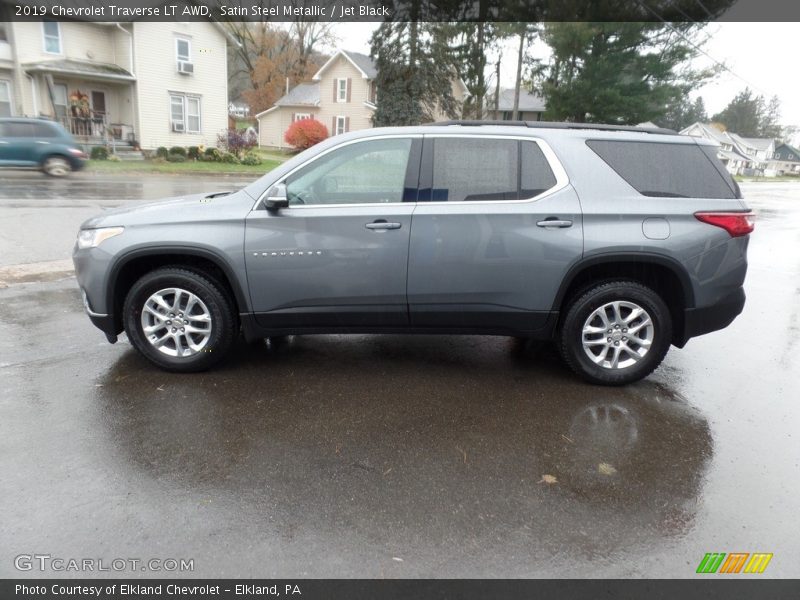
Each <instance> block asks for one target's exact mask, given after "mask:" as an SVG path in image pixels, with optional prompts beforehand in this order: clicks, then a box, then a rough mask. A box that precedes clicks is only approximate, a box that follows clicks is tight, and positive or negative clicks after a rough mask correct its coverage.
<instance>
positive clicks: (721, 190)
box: [586, 140, 737, 198]
mask: <svg viewBox="0 0 800 600" xmlns="http://www.w3.org/2000/svg"><path fill="white" fill-rule="evenodd" d="M586 144H587V145H588V146H589V147H590V148H591V149H592V150H594V151H595V153H597V155H598V156H599V157H600V158H602V159H603V160H604V161H605V162H606V163H607V164H608V165H609V166H610V167H611V168H612V169H614V171H616V172H617V174H618V175H619V176H620V177H622V178H623V179H624V180H625V181H627V182H628V183H629V184H630V185H631V186H632V187H633V188H634V189H635V190H636V191H637V192H639V193H640V194H642V195H643V196H656V197H667V198H670V197H671V198H735V197H736V195H737V194H736V189H735V186H734V185H733V184H732V183H731V182H732V180H731V179H730V177H729V176H728V177H727V178H726V177H725V176H724V175H723V173H724V172H725V171H724V168H719V167H721V165H719V166H718V165H716V164H715V162H717V158H716V157H715V156H709V155H708V154H706V153H705V152H703V150H702V149H701V147H700V146H697V145H696V144H694V143H691V144H664V143H658V142H627V141H625V142H623V141H608V140H588V141H587V142H586Z"/></svg>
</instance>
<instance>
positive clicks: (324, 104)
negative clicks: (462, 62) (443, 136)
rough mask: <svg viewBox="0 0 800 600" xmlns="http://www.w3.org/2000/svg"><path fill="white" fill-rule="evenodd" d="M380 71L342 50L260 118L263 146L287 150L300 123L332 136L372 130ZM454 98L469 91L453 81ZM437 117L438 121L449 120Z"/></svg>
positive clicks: (360, 56) (368, 61)
mask: <svg viewBox="0 0 800 600" xmlns="http://www.w3.org/2000/svg"><path fill="white" fill-rule="evenodd" d="M377 74H378V71H377V69H376V68H375V65H374V63H373V62H372V59H371V58H370V57H369V56H367V55H366V54H360V53H358V52H350V51H349V50H338V51H337V52H336V53H334V55H333V56H331V58H330V59H329V60H328V61H327V62H326V63H325V64H324V65H322V67H320V69H319V71H317V72H316V73H315V74H314V76H313V77H312V79H311V81H310V82H307V83H301V84H298V85H297V86H295V87H294V88H292V89H291V90H289V91H288V92H287V93H286V95H284V96H283V97H282V98H280V99H279V100H278V101H277V102H275V105H274V106H273V107H272V108H269V109H267V110H265V111H263V112H261V113H259V114H257V115H256V119H258V135H259V144H260V145H261V146H270V147H277V148H285V147H287V146H288V145H287V144H286V142H285V141H284V139H283V135H284V133H286V130H287V129H288V128H289V125H291V124H292V122H294V121H296V120H298V119H310V118H314V119H317V120H318V121H320V122H322V123H323V124H324V125H325V126H326V127H327V128H328V133H329V134H330V135H331V136H334V135H339V134H342V133H345V132H347V131H358V130H360V129H368V128H370V127H372V126H373V125H372V115H373V113H374V112H375V101H376V98H377V94H378V93H379V91H378V90H377V88H376V86H375V77H376V76H377ZM452 86H453V97H454V98H455V99H456V101H457V102H458V103H459V104H461V103H463V101H464V98H465V96H466V93H467V90H466V87H465V86H464V84H463V82H462V81H461V80H460V79H458V78H453V81H452ZM446 118H448V117H446V116H445V115H443V114H442V115H437V117H436V120H443V119H446Z"/></svg>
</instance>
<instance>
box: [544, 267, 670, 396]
mask: <svg viewBox="0 0 800 600" xmlns="http://www.w3.org/2000/svg"><path fill="white" fill-rule="evenodd" d="M615 301H622V302H629V303H633V304H635V305H637V306H638V307H641V308H643V309H644V310H645V311H646V312H647V314H649V316H650V320H651V322H652V324H653V325H652V340H651V344H650V346H649V348H648V349H647V351H646V353H645V354H644V356H642V357H641V358H639V359H638V362H634V363H633V364H631V365H630V366H625V367H618V368H610V367H608V366H601V365H599V364H597V363H595V362H593V361H592V359H591V358H590V357H589V356H588V354H587V351H586V350H584V346H583V327H584V324H585V323H586V321H587V319H589V317H590V316H591V315H592V314H593V313H594V312H595V311H596V310H597V309H599V308H600V307H602V306H604V305H606V304H607V303H610V302H615ZM627 314H628V315H630V314H631V313H627ZM614 327H615V326H613V325H612V328H614ZM601 331H602V330H601ZM626 331H627V330H626ZM620 334H621V332H620V333H615V334H614V335H620ZM590 335H595V336H600V337H604V336H605V335H606V333H602V334H597V333H594V334H590ZM606 339H608V338H606ZM612 339H613V338H612ZM623 339H625V340H627V339H628V338H623ZM610 343H611V344H617V345H619V343H618V342H614V341H612V342H610ZM621 343H623V344H624V343H631V345H632V347H636V348H639V346H636V345H635V343H633V342H621ZM671 343H672V317H671V315H670V312H669V308H668V307H667V305H666V304H665V303H664V301H663V300H662V299H661V297H660V296H659V295H658V294H657V293H655V292H654V291H653V290H651V289H650V288H648V287H646V286H644V285H642V284H640V283H635V282H632V281H612V282H606V283H601V284H598V285H596V286H594V287H591V288H589V289H587V290H585V291H583V293H580V295H579V296H577V297H576V298H575V299H574V300H573V301H572V302H571V303H570V304H569V306H568V308H567V310H566V312H565V314H564V318H563V320H562V322H561V326H560V328H559V331H558V348H559V352H560V353H561V356H562V357H563V359H564V361H565V362H566V363H567V365H568V366H569V367H570V369H572V370H573V371H574V372H575V373H576V374H578V375H580V376H581V377H582V378H583V379H585V380H586V381H588V382H590V383H594V384H598V385H625V384H628V383H632V382H634V381H638V380H640V379H643V378H644V377H647V376H648V375H649V374H650V373H652V372H653V371H654V370H655V369H656V367H658V365H660V364H661V361H662V360H664V356H665V355H666V354H667V350H669V347H670V344H671ZM601 345H602V341H601ZM601 353H602V349H601V348H598V349H597V354H598V355H599V354H601ZM607 356H613V349H609V354H608V355H607ZM625 357H626V360H628V361H630V360H632V358H633V357H632V355H631V354H628V353H626V354H625ZM609 362H610V361H609Z"/></svg>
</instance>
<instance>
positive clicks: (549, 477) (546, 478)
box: [537, 475, 558, 484]
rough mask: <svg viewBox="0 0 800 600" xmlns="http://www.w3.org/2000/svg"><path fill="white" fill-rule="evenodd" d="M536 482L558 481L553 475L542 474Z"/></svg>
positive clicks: (549, 482)
mask: <svg viewBox="0 0 800 600" xmlns="http://www.w3.org/2000/svg"><path fill="white" fill-rule="evenodd" d="M537 483H547V484H553V483H558V479H556V476H555V475H542V478H541V479H540V480H539V481H538V482H537Z"/></svg>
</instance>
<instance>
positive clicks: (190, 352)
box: [141, 287, 212, 358]
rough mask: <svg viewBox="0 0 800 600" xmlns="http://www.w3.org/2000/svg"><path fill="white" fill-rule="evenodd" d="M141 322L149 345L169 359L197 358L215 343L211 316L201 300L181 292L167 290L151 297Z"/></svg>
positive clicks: (173, 288)
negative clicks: (199, 353) (169, 357)
mask: <svg viewBox="0 0 800 600" xmlns="http://www.w3.org/2000/svg"><path fill="white" fill-rule="evenodd" d="M141 321H142V331H143V332H144V336H145V338H147V341H148V342H150V344H151V345H152V346H153V347H154V348H156V349H157V350H158V351H159V352H161V353H162V354H166V355H167V356H174V357H178V358H186V357H189V356H194V355H195V354H197V353H198V352H202V351H203V350H204V349H205V347H206V346H207V345H208V341H209V340H210V339H211V326H212V323H211V312H210V311H209V310H208V307H207V306H206V305H205V303H204V302H203V301H202V300H201V299H200V298H199V297H197V296H195V295H194V294H193V293H192V292H189V291H187V290H184V289H181V288H175V287H172V288H164V289H163V290H158V291H157V292H156V293H154V294H153V295H152V296H150V297H149V298H148V299H147V301H146V302H145V303H144V306H143V307H142V319H141Z"/></svg>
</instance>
